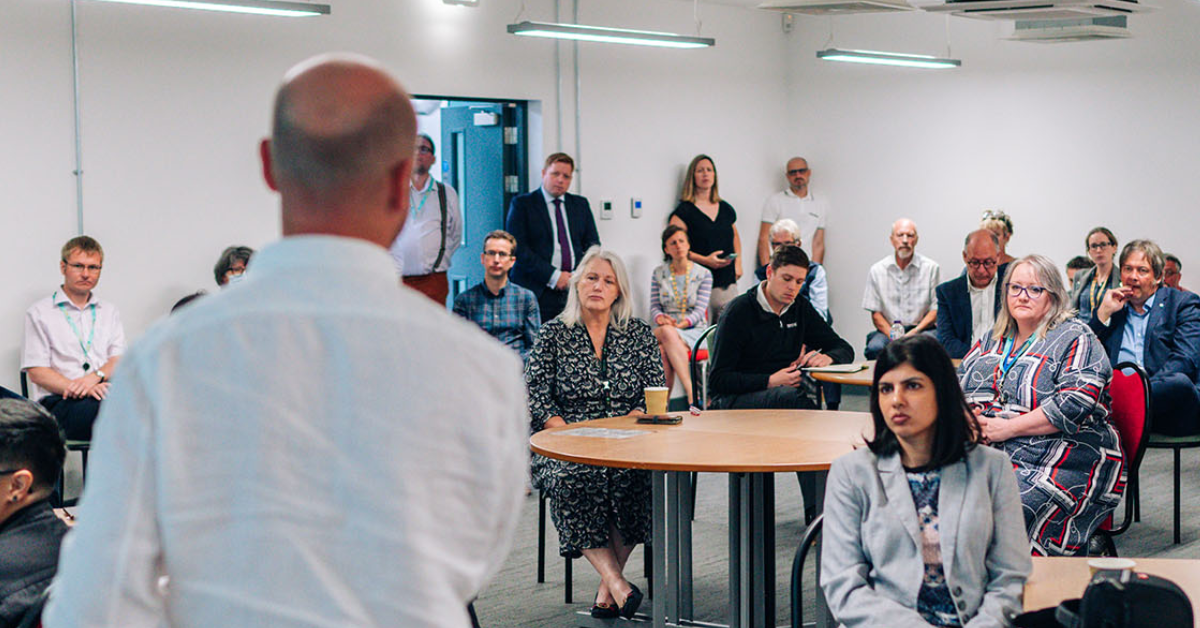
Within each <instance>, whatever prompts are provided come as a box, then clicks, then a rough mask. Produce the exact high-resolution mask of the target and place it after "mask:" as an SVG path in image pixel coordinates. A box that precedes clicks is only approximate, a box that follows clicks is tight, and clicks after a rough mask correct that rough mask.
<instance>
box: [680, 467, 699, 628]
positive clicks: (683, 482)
mask: <svg viewBox="0 0 1200 628" xmlns="http://www.w3.org/2000/svg"><path fill="white" fill-rule="evenodd" d="M675 475H676V476H678V477H679V519H678V523H679V526H678V530H679V584H680V587H679V620H680V621H681V622H683V621H691V620H692V613H693V611H692V513H694V512H695V504H693V503H692V490H691V474H690V473H685V472H678V473H676V474H675ZM698 480H699V478H697V481H698Z"/></svg>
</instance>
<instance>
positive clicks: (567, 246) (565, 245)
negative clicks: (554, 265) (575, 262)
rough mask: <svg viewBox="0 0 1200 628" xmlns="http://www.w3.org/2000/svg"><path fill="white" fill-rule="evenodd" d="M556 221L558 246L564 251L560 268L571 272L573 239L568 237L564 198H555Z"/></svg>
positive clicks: (560, 260)
mask: <svg viewBox="0 0 1200 628" xmlns="http://www.w3.org/2000/svg"><path fill="white" fill-rule="evenodd" d="M554 221H555V222H556V223H557V224H558V248H559V250H560V251H562V255H561V256H560V257H559V265H558V269H559V270H561V271H563V272H568V273H569V272H571V266H572V264H571V239H570V238H568V237H567V219H566V217H565V216H563V209H562V199H561V198H556V199H554Z"/></svg>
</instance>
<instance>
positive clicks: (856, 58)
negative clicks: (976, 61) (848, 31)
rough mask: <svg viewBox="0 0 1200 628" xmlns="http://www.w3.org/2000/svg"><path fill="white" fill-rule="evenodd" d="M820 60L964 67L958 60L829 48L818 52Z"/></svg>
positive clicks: (923, 66) (919, 66) (940, 67)
mask: <svg viewBox="0 0 1200 628" xmlns="http://www.w3.org/2000/svg"><path fill="white" fill-rule="evenodd" d="M817 58H818V59H824V60H826V61H848V62H850V63H873V64H876V65H899V66H904V67H909V68H927V69H932V70H948V69H950V68H957V67H958V66H960V65H962V61H959V60H958V59H941V58H938V57H932V56H929V55H910V54H903V53H899V52H879V51H877V50H839V49H837V48H827V49H825V50H820V51H818V52H817Z"/></svg>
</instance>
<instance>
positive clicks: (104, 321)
mask: <svg viewBox="0 0 1200 628" xmlns="http://www.w3.org/2000/svg"><path fill="white" fill-rule="evenodd" d="M85 350H86V354H85ZM124 352H125V328H124V326H122V325H121V314H120V313H119V312H118V311H117V307H116V306H115V305H113V304H112V303H109V302H108V301H102V300H100V299H97V298H96V293H95V292H92V294H91V295H89V296H88V302H87V305H84V306H83V307H82V308H81V307H78V306H77V305H75V304H74V303H72V302H71V299H70V298H68V297H67V293H65V292H63V290H62V288H59V289H58V290H55V291H54V292H53V293H52V294H50V295H49V296H47V297H46V298H44V299H40V300H38V302H37V303H34V304H33V305H32V306H30V308H29V309H28V310H26V311H25V342H24V347H23V350H22V352H21V370H27V369H31V368H35V367H49V368H52V369H54V370H55V371H57V372H58V374H59V375H62V376H63V377H65V378H67V379H79V378H80V377H83V376H84V375H86V374H87V373H95V372H96V370H97V369H99V368H100V367H101V366H104V364H105V363H106V362H108V361H109V360H111V359H112V358H114V357H116V356H119V355H121V354H122V353H124ZM84 364H87V365H88V368H87V370H86V371H85V370H84V368H83V365H84ZM105 375H111V373H105ZM48 394H50V391H48V390H45V389H43V388H41V387H39V386H37V385H36V384H34V383H33V382H32V381H30V382H29V396H30V398H31V399H41V398H42V397H45V396H46V395H48Z"/></svg>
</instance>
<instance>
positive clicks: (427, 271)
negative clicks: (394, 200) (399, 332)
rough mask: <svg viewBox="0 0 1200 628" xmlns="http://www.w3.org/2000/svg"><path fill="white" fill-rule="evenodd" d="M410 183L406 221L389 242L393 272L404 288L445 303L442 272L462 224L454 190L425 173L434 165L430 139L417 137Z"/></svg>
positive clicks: (445, 284)
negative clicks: (401, 277)
mask: <svg viewBox="0 0 1200 628" xmlns="http://www.w3.org/2000/svg"><path fill="white" fill-rule="evenodd" d="M413 157H414V161H413V173H412V181H410V182H409V185H408V206H409V210H408V221H407V222H405V224H404V230H403V231H401V232H400V235H399V236H398V237H397V238H396V241H395V242H393V243H392V247H391V253H392V257H393V258H395V259H396V269H397V270H399V271H400V273H401V274H402V275H403V276H404V285H406V286H408V287H410V288H412V289H414V290H416V291H417V292H420V293H421V294H423V295H425V296H427V297H429V298H430V299H433V300H434V301H435V302H437V303H438V304H440V305H445V304H446V296H447V295H449V294H450V283H449V281H448V280H447V279H446V271H447V270H448V269H449V268H450V258H451V256H453V255H454V251H456V250H458V245H459V244H460V243H461V242H462V233H463V221H462V213H461V212H460V211H459V206H458V193H457V192H455V191H454V188H452V187H450V186H448V185H446V184H444V183H442V182H440V181H435V180H434V179H433V177H431V176H429V170H430V168H432V167H433V164H435V163H437V154H436V153H435V152H434V144H433V138H431V137H429V136H428V135H425V134H424V133H421V134H419V135H417V151H416V154H414V155H413Z"/></svg>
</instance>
